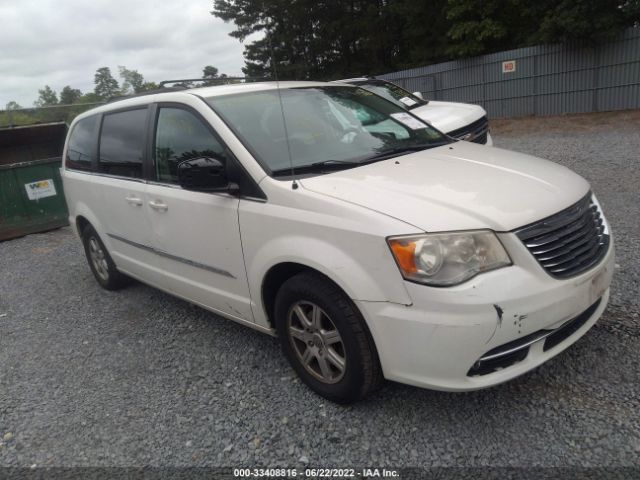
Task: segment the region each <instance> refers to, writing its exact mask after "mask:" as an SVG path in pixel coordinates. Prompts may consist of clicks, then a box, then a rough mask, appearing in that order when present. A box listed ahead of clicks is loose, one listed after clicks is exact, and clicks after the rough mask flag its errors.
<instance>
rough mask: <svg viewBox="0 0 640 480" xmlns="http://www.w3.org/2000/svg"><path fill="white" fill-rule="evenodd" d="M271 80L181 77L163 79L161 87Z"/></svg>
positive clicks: (257, 78)
mask: <svg viewBox="0 0 640 480" xmlns="http://www.w3.org/2000/svg"><path fill="white" fill-rule="evenodd" d="M265 80H270V78H269V77H217V78H181V79H178V80H163V81H162V82H160V83H159V86H160V87H164V86H165V85H167V84H169V83H186V82H207V83H225V82H229V81H233V82H241V83H242V82H263V81H265Z"/></svg>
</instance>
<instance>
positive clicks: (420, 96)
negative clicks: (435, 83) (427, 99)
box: [413, 92, 424, 100]
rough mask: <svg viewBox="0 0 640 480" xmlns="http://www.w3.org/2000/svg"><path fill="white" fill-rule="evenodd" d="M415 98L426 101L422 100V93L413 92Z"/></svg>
mask: <svg viewBox="0 0 640 480" xmlns="http://www.w3.org/2000/svg"><path fill="white" fill-rule="evenodd" d="M413 96H414V97H418V98H419V99H420V100H424V98H422V92H413Z"/></svg>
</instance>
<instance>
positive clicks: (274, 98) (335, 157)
mask: <svg viewBox="0 0 640 480" xmlns="http://www.w3.org/2000/svg"><path fill="white" fill-rule="evenodd" d="M280 93H281V95H282V107H283V108H282V110H283V111H284V116H285V119H286V124H285V123H284V122H283V112H282V111H281V109H280V100H279V98H278V90H275V89H274V90H263V91H257V92H247V93H244V92H243V93H236V94H232V95H224V96H214V97H210V98H208V99H207V102H208V103H209V105H211V107H212V108H213V109H214V110H215V111H216V113H218V114H219V115H220V116H221V117H222V118H223V119H224V121H225V122H226V123H227V125H229V127H230V128H231V129H232V130H234V133H235V134H236V135H237V136H238V138H239V139H240V140H241V141H242V142H243V143H244V145H245V146H246V147H247V148H248V149H249V150H250V151H251V152H252V154H253V155H254V156H255V157H256V159H257V160H258V161H259V162H260V163H261V165H262V166H263V168H265V170H266V171H267V172H268V173H269V174H271V175H274V176H276V175H279V174H280V175H283V174H286V173H287V172H289V173H290V172H291V163H290V160H289V150H290V152H291V157H292V163H293V167H294V169H295V170H296V171H298V170H299V171H303V170H305V169H306V170H307V171H310V170H311V167H312V166H315V167H318V168H316V170H318V171H322V170H323V169H326V168H327V167H328V165H331V166H332V168H350V167H352V166H354V164H356V165H357V164H360V163H366V162H370V161H375V160H381V159H384V158H389V156H392V155H401V154H402V153H406V152H409V151H415V150H419V149H423V148H430V147H434V146H438V145H442V144H443V143H448V142H449V141H450V140H449V139H448V138H447V137H445V136H444V135H443V134H442V133H440V132H439V131H437V130H436V129H434V128H433V127H431V126H429V125H428V124H426V123H424V122H422V121H421V120H419V119H418V118H416V117H414V116H412V115H411V114H409V113H407V111H406V110H404V109H402V108H400V107H398V106H397V105H395V104H393V103H391V102H389V101H387V100H385V99H383V98H381V97H379V96H377V95H374V94H373V93H371V92H369V91H367V90H363V89H361V88H354V87H348V86H326V87H304V88H285V89H280ZM285 125H286V129H285ZM285 131H286V132H287V133H288V145H287V135H285ZM320 166H321V167H320Z"/></svg>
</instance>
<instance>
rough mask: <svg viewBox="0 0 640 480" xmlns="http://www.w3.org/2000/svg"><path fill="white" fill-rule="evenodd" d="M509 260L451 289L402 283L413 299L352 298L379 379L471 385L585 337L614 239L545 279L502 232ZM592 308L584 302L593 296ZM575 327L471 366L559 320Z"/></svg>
mask: <svg viewBox="0 0 640 480" xmlns="http://www.w3.org/2000/svg"><path fill="white" fill-rule="evenodd" d="M499 236H500V240H501V241H502V242H503V244H504V245H505V247H506V248H507V251H509V253H510V254H511V257H512V259H513V262H514V265H512V266H510V267H506V268H502V269H499V270H495V271H492V272H487V273H484V274H482V275H478V276H477V277H475V278H473V279H471V280H469V281H467V282H465V283H464V284H462V285H458V286H456V287H451V288H432V287H427V286H424V285H419V284H415V283H410V282H406V288H407V290H408V292H409V295H410V296H411V298H412V300H413V303H412V304H411V305H410V306H404V305H399V304H394V303H388V302H366V301H356V303H357V305H358V307H359V308H360V309H361V311H362V313H363V315H364V316H365V319H366V320H367V324H368V325H369V328H370V330H371V334H372V336H373V338H374V341H375V344H376V347H377V349H378V354H379V357H380V362H381V364H382V370H383V372H384V376H385V378H387V379H389V380H395V381H398V382H402V383H407V384H410V385H416V386H419V387H425V388H432V389H436V390H448V391H465V390H475V389H480V388H485V387H490V386H492V385H497V384H499V383H502V382H505V381H508V380H511V379H512V378H514V377H517V376H518V375H521V374H523V373H525V372H527V371H529V370H531V369H533V368H535V367H537V366H538V365H540V364H542V363H544V362H545V361H547V360H549V359H550V358H552V357H554V356H555V355H557V354H558V353H560V352H561V351H563V350H564V349H566V348H567V347H568V346H569V345H571V344H573V343H574V342H575V341H576V340H578V339H579V338H580V337H581V336H582V335H584V334H585V333H586V332H587V331H588V330H589V329H590V328H591V327H592V326H593V324H594V323H595V322H596V321H597V319H598V318H599V317H600V315H601V314H602V312H603V311H604V309H605V307H606V305H607V301H608V299H609V285H610V284H611V277H612V275H613V270H614V262H615V252H614V246H613V242H612V243H611V246H610V248H609V251H608V252H607V254H606V255H605V257H604V258H603V259H602V261H601V262H600V263H599V264H598V265H596V266H595V267H594V268H592V269H590V270H588V271H587V272H584V273H583V274H581V275H579V276H576V277H573V278H571V279H567V280H557V279H554V278H552V277H550V276H549V275H548V274H547V273H546V272H545V271H544V270H543V269H542V267H540V265H538V263H537V262H536V260H535V259H534V258H533V256H532V255H531V254H530V253H529V252H528V251H527V250H526V249H525V248H524V247H523V245H522V244H521V243H519V240H518V239H517V238H516V237H515V235H513V234H508V233H507V234H500V235H499ZM599 299H600V302H599V303H598V305H597V306H596V307H594V308H593V309H592V310H590V311H588V309H589V307H591V306H592V305H594V304H595V303H596V302H597V301H598V300H599ZM585 311H587V316H588V318H586V319H582V321H581V322H580V326H579V328H577V329H576V330H575V331H572V333H571V334H570V335H568V336H567V337H566V338H563V339H562V341H560V342H559V343H557V344H555V345H553V346H552V347H550V348H549V343H547V349H546V351H545V338H541V339H540V340H538V341H535V342H533V343H531V344H530V345H528V346H527V349H526V351H525V352H524V358H520V359H519V360H518V361H516V362H515V363H513V364H511V365H508V366H506V367H504V368H502V369H500V370H497V371H491V373H482V374H479V375H478V374H473V373H470V370H472V368H473V367H474V365H476V366H477V362H478V360H480V358H481V357H483V356H484V355H486V354H487V353H488V352H491V351H492V350H493V351H495V349H497V348H498V347H501V346H504V345H505V344H509V343H510V342H513V341H514V340H517V339H522V338H523V337H527V336H530V338H535V335H533V334H536V333H537V332H540V331H549V330H555V329H558V328H559V327H562V326H565V325H566V324H567V322H569V321H570V320H572V319H575V318H576V317H578V316H579V315H580V314H582V313H584V312H585Z"/></svg>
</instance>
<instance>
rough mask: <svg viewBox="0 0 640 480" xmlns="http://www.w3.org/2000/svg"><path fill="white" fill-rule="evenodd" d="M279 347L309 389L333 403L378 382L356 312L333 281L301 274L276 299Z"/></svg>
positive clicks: (372, 387) (358, 395) (366, 391)
mask: <svg viewBox="0 0 640 480" xmlns="http://www.w3.org/2000/svg"><path fill="white" fill-rule="evenodd" d="M275 318H276V328H277V330H278V336H279V338H280V344H281V347H282V350H283V352H284V354H285V356H286V357H287V359H288V360H289V362H290V363H291V365H292V367H293V368H294V370H295V371H296V372H297V374H298V375H299V376H300V378H301V379H302V380H303V381H304V382H305V383H306V384H307V385H308V386H309V387H311V388H312V389H313V390H314V391H315V392H317V393H318V394H320V395H322V396H323V397H325V398H327V399H329V400H332V401H335V402H338V403H349V402H353V401H355V400H358V399H361V398H363V397H365V396H366V395H367V394H369V393H370V392H372V391H373V390H375V389H377V388H378V387H379V386H380V385H381V384H382V382H383V378H382V371H381V368H380V362H379V360H378V355H377V352H376V349H375V345H374V344H373V339H372V338H371V335H370V334H369V332H368V330H367V328H366V326H365V323H364V319H363V318H362V315H361V314H360V312H359V311H358V309H357V308H356V306H355V305H354V304H353V302H352V301H351V300H350V299H349V298H348V297H347V296H346V295H345V294H344V292H342V290H340V289H339V288H338V287H337V286H336V285H335V284H333V283H332V282H330V281H329V280H328V279H326V278H325V277H323V276H322V275H319V274H316V273H310V272H305V273H301V274H298V275H295V276H294V277H292V278H290V279H289V280H287V281H286V282H285V283H284V284H283V285H282V287H281V288H280V290H279V291H278V295H277V297H276V308H275Z"/></svg>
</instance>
